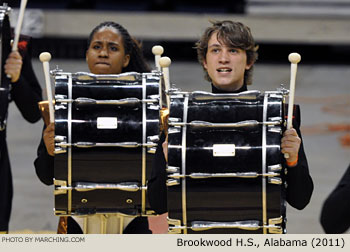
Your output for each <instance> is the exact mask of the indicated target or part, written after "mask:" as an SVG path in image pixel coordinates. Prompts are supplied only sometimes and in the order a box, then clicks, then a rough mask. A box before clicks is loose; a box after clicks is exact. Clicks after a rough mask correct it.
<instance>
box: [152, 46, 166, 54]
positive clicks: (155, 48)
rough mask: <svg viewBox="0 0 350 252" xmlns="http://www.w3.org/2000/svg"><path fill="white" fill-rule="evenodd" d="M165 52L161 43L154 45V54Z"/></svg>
mask: <svg viewBox="0 0 350 252" xmlns="http://www.w3.org/2000/svg"><path fill="white" fill-rule="evenodd" d="M163 52H164V49H163V47H162V46H160V45H156V46H153V47H152V53H153V54H154V55H162V54H163Z"/></svg>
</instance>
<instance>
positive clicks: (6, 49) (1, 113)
mask: <svg viewBox="0 0 350 252" xmlns="http://www.w3.org/2000/svg"><path fill="white" fill-rule="evenodd" d="M10 11H11V8H10V7H8V6H7V5H6V4H3V6H0V36H1V38H0V59H1V69H0V75H1V76H0V80H1V83H0V131H3V130H5V128H6V119H7V109H8V104H9V102H10V79H9V78H7V76H6V74H5V72H4V65H5V62H6V59H7V57H8V55H9V53H10V50H11V47H10V42H11V31H10V22H9V16H8V15H9V12H10Z"/></svg>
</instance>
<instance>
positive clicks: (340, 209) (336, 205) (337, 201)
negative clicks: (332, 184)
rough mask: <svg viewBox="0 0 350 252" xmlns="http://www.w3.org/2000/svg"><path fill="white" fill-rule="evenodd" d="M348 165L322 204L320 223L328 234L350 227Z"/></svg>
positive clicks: (349, 168)
mask: <svg viewBox="0 0 350 252" xmlns="http://www.w3.org/2000/svg"><path fill="white" fill-rule="evenodd" d="M349 213H350V165H349V167H348V169H347V171H346V172H345V174H344V176H343V177H342V179H341V180H340V182H339V184H338V185H337V187H336V188H335V189H334V191H333V192H332V193H331V194H330V195H329V196H328V198H327V199H326V201H325V202H324V204H323V207H322V212H321V225H322V227H323V229H324V231H325V232H326V233H328V234H341V233H344V232H346V231H347V230H348V229H349V227H350V214H349Z"/></svg>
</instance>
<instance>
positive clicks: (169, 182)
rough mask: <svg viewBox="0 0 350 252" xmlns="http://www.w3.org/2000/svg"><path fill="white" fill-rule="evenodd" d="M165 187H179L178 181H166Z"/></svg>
mask: <svg viewBox="0 0 350 252" xmlns="http://www.w3.org/2000/svg"><path fill="white" fill-rule="evenodd" d="M166 185H167V186H176V185H180V181H179V180H178V179H168V180H167V181H166Z"/></svg>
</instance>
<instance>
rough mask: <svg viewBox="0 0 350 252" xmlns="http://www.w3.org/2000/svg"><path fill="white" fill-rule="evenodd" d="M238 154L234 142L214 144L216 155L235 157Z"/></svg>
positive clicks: (214, 154)
mask: <svg viewBox="0 0 350 252" xmlns="http://www.w3.org/2000/svg"><path fill="white" fill-rule="evenodd" d="M235 155H236V145H234V144H214V145H213V156H214V157H234V156H235Z"/></svg>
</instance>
